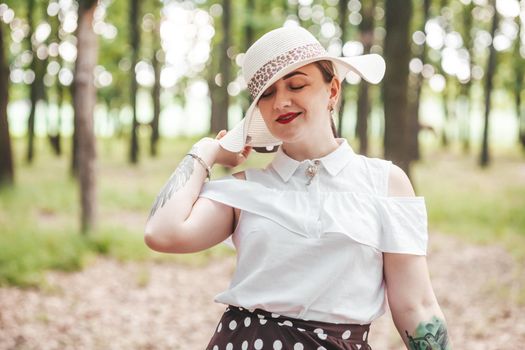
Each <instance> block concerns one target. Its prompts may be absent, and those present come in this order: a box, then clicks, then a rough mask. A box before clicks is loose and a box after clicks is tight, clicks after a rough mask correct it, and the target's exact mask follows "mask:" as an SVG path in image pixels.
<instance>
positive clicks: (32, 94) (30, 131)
mask: <svg viewBox="0 0 525 350" xmlns="http://www.w3.org/2000/svg"><path fill="white" fill-rule="evenodd" d="M34 9H35V0H29V1H28V4H27V24H28V27H29V32H28V34H27V38H28V39H27V41H28V46H29V50H30V51H31V52H32V53H33V58H32V60H31V65H30V67H31V70H32V71H33V73H35V81H36V62H37V60H38V58H37V57H36V52H35V51H34V50H33V44H32V39H31V38H32V37H33V33H34V28H35V24H34V21H33V12H34ZM35 81H33V83H32V84H31V85H30V87H29V100H30V104H31V107H30V110H29V118H28V119H27V153H26V162H27V163H32V162H33V157H34V152H35V146H34V141H35V111H36V103H37V99H38V98H37V86H36V84H35Z"/></svg>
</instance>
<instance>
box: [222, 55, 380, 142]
mask: <svg viewBox="0 0 525 350" xmlns="http://www.w3.org/2000/svg"><path fill="white" fill-rule="evenodd" d="M324 60H329V61H332V62H333V63H334V64H335V69H336V74H337V77H338V79H339V80H340V81H341V82H342V81H343V80H344V78H345V77H346V75H347V74H348V72H349V71H353V72H354V73H356V74H358V75H359V76H360V77H361V78H363V79H364V80H366V81H367V82H369V83H372V84H377V83H379V82H380V81H381V79H383V76H384V75H385V68H386V66H385V61H384V59H383V57H381V56H379V55H377V54H367V55H360V56H352V57H335V56H331V55H328V54H326V55H321V56H316V57H313V58H310V59H306V60H302V61H299V62H295V63H294V64H291V65H289V66H286V68H284V69H282V70H280V71H279V72H277V73H276V74H275V75H274V76H273V77H272V78H271V79H269V80H268V81H267V82H266V84H264V86H263V87H262V88H261V89H260V90H259V93H258V94H257V96H255V98H254V99H253V101H252V103H251V104H250V107H249V108H248V110H247V111H246V115H245V117H244V118H243V119H242V120H241V121H240V122H239V123H237V124H236V125H235V126H234V127H233V129H231V130H230V131H228V133H227V134H226V135H225V136H224V137H223V138H222V139H220V140H219V144H220V145H221V146H222V147H223V148H224V149H226V150H228V151H230V152H240V151H242V149H243V148H244V147H245V146H252V147H267V148H269V149H271V148H273V147H274V146H277V145H280V144H281V143H282V141H281V140H279V139H277V138H275V137H274V136H273V135H272V134H271V133H270V131H269V130H268V128H267V127H266V123H265V122H264V119H263V118H262V115H261V113H260V111H259V108H258V107H257V102H258V101H259V98H260V97H261V95H262V94H263V93H264V91H266V89H267V88H268V87H270V86H271V85H272V84H273V83H275V82H276V81H277V80H279V79H281V78H282V77H283V76H285V75H286V74H288V73H290V72H292V71H294V70H296V69H298V68H300V67H302V66H305V65H307V64H310V63H313V62H316V61H324Z"/></svg>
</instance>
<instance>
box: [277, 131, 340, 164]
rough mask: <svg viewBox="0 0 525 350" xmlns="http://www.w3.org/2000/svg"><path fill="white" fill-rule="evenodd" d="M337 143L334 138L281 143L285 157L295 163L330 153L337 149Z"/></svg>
mask: <svg viewBox="0 0 525 350" xmlns="http://www.w3.org/2000/svg"><path fill="white" fill-rule="evenodd" d="M339 144H340V143H339V142H337V140H336V138H335V137H334V136H333V135H331V137H329V138H327V137H324V138H323V139H320V140H317V139H315V140H312V139H309V140H305V141H302V142H289V143H283V145H282V146H281V147H282V150H283V152H284V153H286V155H287V156H288V157H290V158H292V159H295V160H297V161H299V162H300V161H303V160H305V159H318V158H322V157H324V156H326V155H327V154H329V153H332V152H333V151H335V150H336V149H337V148H338V147H339Z"/></svg>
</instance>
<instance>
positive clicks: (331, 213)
mask: <svg viewBox="0 0 525 350" xmlns="http://www.w3.org/2000/svg"><path fill="white" fill-rule="evenodd" d="M199 196H200V197H205V198H209V199H211V200H214V201H217V202H220V203H224V204H226V205H229V206H231V207H234V208H238V209H240V210H244V211H247V212H250V213H252V214H256V215H260V216H262V217H264V218H266V219H269V220H272V221H273V222H275V223H277V224H278V225H280V226H282V227H283V228H285V229H286V230H288V231H290V232H292V233H294V234H297V235H300V236H303V237H305V238H320V237H322V235H324V234H331V233H340V234H343V235H345V236H347V237H349V238H350V239H352V240H353V241H355V242H357V243H360V244H364V245H367V246H370V247H373V248H375V249H378V250H379V251H381V252H386V253H403V254H415V255H426V250H427V240H428V234H427V212H426V207H425V200H424V198H423V197H386V196H379V195H375V194H368V193H356V192H322V193H321V194H320V198H321V203H320V208H318V209H315V208H314V209H312V208H313V205H312V203H311V197H309V193H308V192H301V191H282V190H277V189H273V188H268V187H266V186H264V185H262V184H260V183H257V182H253V181H247V180H239V179H236V178H234V177H233V176H227V177H224V178H221V179H219V180H214V181H211V182H208V183H205V184H204V186H203V188H202V190H201V193H200V195H199ZM225 243H227V244H231V240H227V241H225Z"/></svg>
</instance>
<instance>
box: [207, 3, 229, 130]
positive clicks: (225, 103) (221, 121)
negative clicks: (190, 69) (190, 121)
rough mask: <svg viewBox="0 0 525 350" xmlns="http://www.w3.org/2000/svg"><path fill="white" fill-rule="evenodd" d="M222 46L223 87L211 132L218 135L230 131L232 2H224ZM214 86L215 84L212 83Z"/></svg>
mask: <svg viewBox="0 0 525 350" xmlns="http://www.w3.org/2000/svg"><path fill="white" fill-rule="evenodd" d="M221 23H222V44H221V50H220V58H219V59H220V61H219V71H220V74H221V86H220V87H219V89H217V90H218V91H216V92H217V95H216V99H215V106H213V104H212V116H211V126H210V131H211V133H212V134H217V133H218V132H219V131H221V130H222V129H226V130H227V129H228V107H229V105H230V103H229V101H230V98H229V94H228V83H229V82H230V74H231V73H230V72H231V60H230V58H229V57H228V49H229V48H230V46H231V35H232V33H231V0H223V1H222V21H221ZM212 84H213V82H212Z"/></svg>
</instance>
